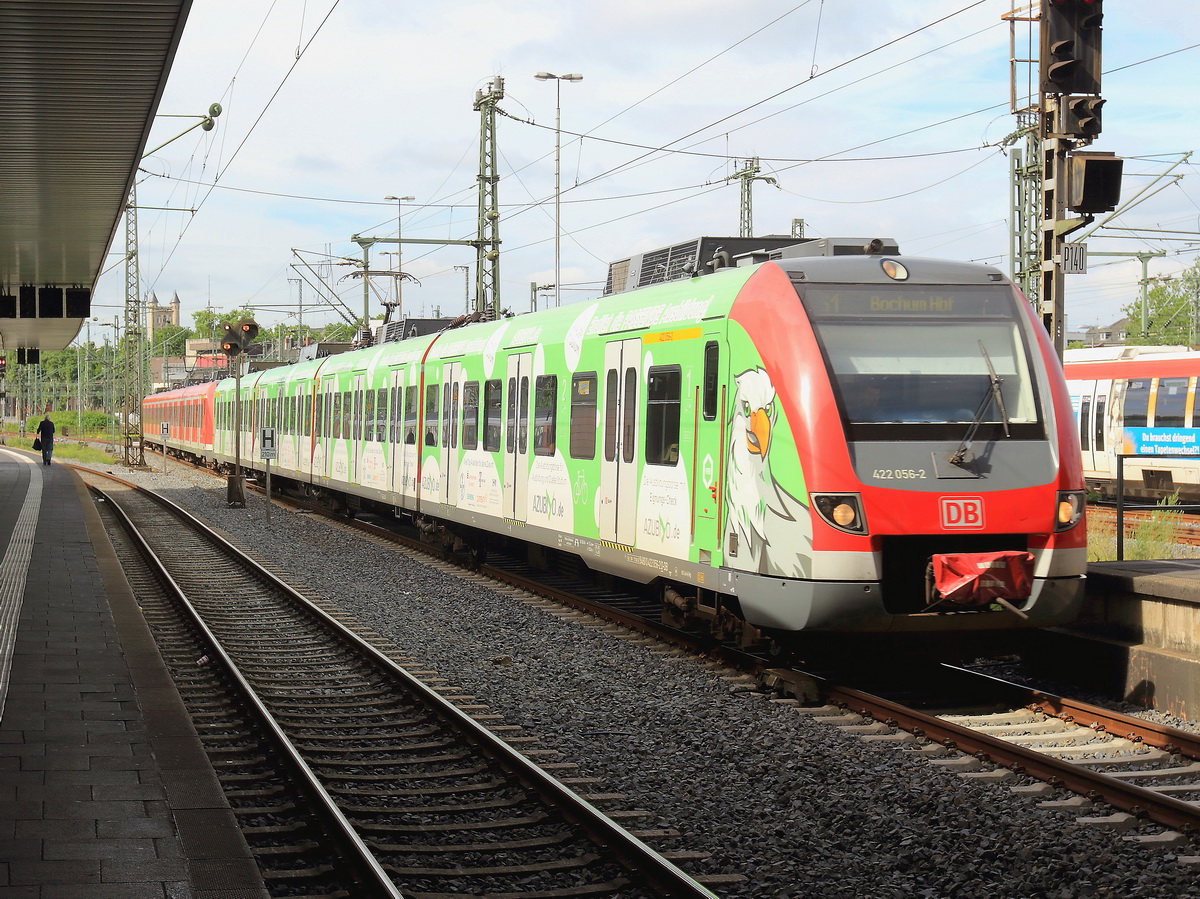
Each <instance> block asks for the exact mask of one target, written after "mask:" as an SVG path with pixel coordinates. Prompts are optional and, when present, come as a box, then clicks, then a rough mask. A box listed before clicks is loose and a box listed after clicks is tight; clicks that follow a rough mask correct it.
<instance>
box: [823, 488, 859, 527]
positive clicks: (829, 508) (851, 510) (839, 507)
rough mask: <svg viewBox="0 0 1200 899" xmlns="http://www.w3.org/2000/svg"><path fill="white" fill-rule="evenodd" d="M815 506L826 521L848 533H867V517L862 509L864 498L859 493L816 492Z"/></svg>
mask: <svg viewBox="0 0 1200 899" xmlns="http://www.w3.org/2000/svg"><path fill="white" fill-rule="evenodd" d="M812 503H813V508H814V509H816V510H817V514H818V515H820V516H821V517H822V518H823V519H825V522H826V523H827V524H828V525H829V526H830V527H834V528H837V529H838V530H839V531H845V532H846V533H848V534H865V533H866V532H867V519H866V516H864V515H863V511H862V498H861V497H859V495H858V494H857V493H814V494H812Z"/></svg>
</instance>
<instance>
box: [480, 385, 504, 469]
mask: <svg viewBox="0 0 1200 899" xmlns="http://www.w3.org/2000/svg"><path fill="white" fill-rule="evenodd" d="M503 383H504V382H503V381H501V380H500V379H499V378H491V379H489V380H487V381H484V383H483V449H484V451H485V452H489V453H496V452H499V451H500V420H501V417H500V412H501V409H502V408H503V407H502V405H501V403H502V402H503V396H502V395H501V392H502V389H503Z"/></svg>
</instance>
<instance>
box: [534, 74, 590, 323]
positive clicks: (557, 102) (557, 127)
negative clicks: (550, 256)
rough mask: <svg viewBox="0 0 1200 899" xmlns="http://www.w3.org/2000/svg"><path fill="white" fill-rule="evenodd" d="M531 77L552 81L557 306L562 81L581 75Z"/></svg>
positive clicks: (556, 292)
mask: <svg viewBox="0 0 1200 899" xmlns="http://www.w3.org/2000/svg"><path fill="white" fill-rule="evenodd" d="M533 77H534V78H536V79H537V80H538V81H553V82H554V305H555V306H559V305H561V300H560V295H559V288H560V283H561V281H562V272H561V269H560V261H559V260H560V255H559V254H560V251H561V249H562V206H561V203H562V181H561V172H562V83H563V82H564V81H582V80H583V76H582V75H579V74H576V73H572V74H570V75H551V74H550V73H549V72H538V73H537V74H536V75H534V76H533Z"/></svg>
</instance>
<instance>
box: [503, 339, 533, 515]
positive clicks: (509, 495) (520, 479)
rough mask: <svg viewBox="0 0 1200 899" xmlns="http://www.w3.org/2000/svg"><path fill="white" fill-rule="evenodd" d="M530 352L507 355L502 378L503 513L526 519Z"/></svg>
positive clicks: (531, 361)
mask: <svg viewBox="0 0 1200 899" xmlns="http://www.w3.org/2000/svg"><path fill="white" fill-rule="evenodd" d="M532 367H533V356H532V354H530V353H518V354H516V355H514V356H509V357H508V370H507V373H506V375H505V379H504V402H505V416H504V424H505V434H504V478H503V491H504V498H503V502H504V514H505V515H507V516H508V517H509V518H512V519H514V520H516V521H524V520H525V512H526V509H528V508H529V503H528V499H529V381H530V374H529V373H530V369H531V368H532Z"/></svg>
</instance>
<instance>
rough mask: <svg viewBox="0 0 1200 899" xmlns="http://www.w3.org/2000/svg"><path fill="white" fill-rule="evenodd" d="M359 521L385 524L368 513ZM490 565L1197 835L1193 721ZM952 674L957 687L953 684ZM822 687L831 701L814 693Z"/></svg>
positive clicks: (860, 712) (890, 734) (895, 728)
mask: <svg viewBox="0 0 1200 899" xmlns="http://www.w3.org/2000/svg"><path fill="white" fill-rule="evenodd" d="M353 526H356V527H360V528H365V529H367V530H370V531H372V532H373V533H377V534H378V533H383V532H382V531H380V529H378V528H375V527H374V526H371V525H369V524H364V523H360V522H355V523H354V524H353ZM389 539H397V538H395V536H394V535H392V536H390V537H389ZM485 571H486V573H487V574H488V575H489V576H492V577H495V578H498V579H501V580H504V581H505V582H507V583H510V584H514V585H516V586H519V587H521V588H522V589H525V590H530V591H532V592H534V593H536V594H538V595H540V596H544V597H549V598H551V599H553V600H554V601H556V602H566V603H567V604H569V605H571V606H573V607H575V608H579V609H584V610H586V611H588V612H591V613H593V614H596V615H599V616H600V617H603V618H605V619H607V620H613V621H617V622H619V623H621V624H623V625H626V626H630V627H634V628H636V629H638V630H640V631H642V632H644V633H652V634H654V635H655V636H658V637H660V638H662V639H667V640H670V641H671V642H675V643H679V644H684V645H689V646H691V647H692V648H693V649H696V650H700V651H707V652H714V651H715V652H717V653H719V654H721V655H722V657H723V659H724V660H725V661H727V662H730V663H731V664H735V665H738V666H740V667H742V668H743V669H744V670H748V671H750V672H751V673H752V674H753V676H754V677H755V678H756V679H757V683H758V684H759V685H760V687H761V688H762V689H766V690H769V691H772V692H775V693H777V694H779V696H780V699H779V700H778V701H783V702H788V703H790V704H794V705H796V706H797V708H802V709H803V710H804V711H805V713H806V714H810V715H813V716H817V717H823V718H824V719H825V720H828V721H830V722H832V723H835V724H838V725H840V726H842V727H845V728H849V729H850V730H851V732H854V733H862V734H864V735H865V736H867V737H869V738H872V739H888V740H892V741H894V742H897V743H900V744H901V745H910V746H914V747H924V749H923V751H925V752H929V753H930V754H934V753H936V754H939V755H940V754H942V753H946V754H948V755H952V756H953V757H954V758H955V759H962V761H958V762H956V764H958V765H959V767H960V768H962V769H963V770H968V769H975V768H977V769H983V768H986V767H989V766H990V767H992V768H993V769H994V771H993V773H992V774H991V775H990V776H994V777H996V778H997V779H1003V778H1006V777H1009V776H1013V775H1015V774H1022V775H1029V776H1031V777H1034V778H1036V779H1038V780H1041V781H1043V782H1044V783H1045V784H1048V785H1049V786H1051V787H1062V788H1065V789H1067V790H1069V791H1071V792H1073V793H1075V794H1076V795H1077V796H1078V797H1080V798H1079V799H1076V800H1071V802H1073V803H1076V804H1077V805H1078V807H1079V808H1081V809H1083V808H1087V807H1090V805H1091V804H1095V803H1106V804H1108V805H1110V806H1112V807H1113V808H1115V809H1116V810H1117V812H1116V814H1117V816H1119V817H1111V818H1106V822H1105V823H1107V824H1109V825H1111V826H1117V827H1127V828H1130V829H1139V828H1143V827H1144V824H1145V822H1154V823H1155V824H1157V825H1160V826H1161V827H1162V828H1167V832H1166V833H1165V834H1163V833H1155V834H1150V835H1148V836H1149V839H1148V841H1149V842H1164V841H1166V842H1170V843H1178V844H1183V845H1187V844H1188V841H1189V838H1190V837H1191V835H1193V834H1197V833H1200V827H1198V825H1200V738H1198V737H1196V736H1195V735H1192V734H1189V733H1187V732H1182V731H1176V730H1172V729H1170V728H1165V727H1162V726H1160V725H1155V724H1152V723H1148V722H1146V721H1143V720H1142V719H1139V718H1136V717H1132V716H1127V715H1123V714H1120V713H1117V712H1113V711H1110V710H1106V709H1103V708H1100V707H1096V706H1093V705H1089V704H1087V703H1081V702H1075V701H1072V700H1070V699H1068V698H1065V697H1059V696H1053V695H1050V694H1048V693H1044V692H1040V691H1037V690H1034V689H1029V688H1025V687H1021V686H1019V685H1016V684H1011V683H1006V682H1002V681H998V680H996V679H994V678H993V679H985V678H983V677H981V676H979V675H975V674H973V673H971V672H966V671H962V670H955V671H954V672H953V674H952V675H951V673H950V670H949V669H945V668H943V669H942V673H941V675H940V678H939V683H940V684H941V685H940V686H937V687H934V686H932V685H930V684H926V685H924V686H923V687H921V688H919V690H918V692H920V693H921V696H920V697H919V698H916V699H912V698H909V697H897V696H894V695H893V696H892V697H891V698H889V697H888V696H884V695H876V694H874V693H872V692H871V691H869V690H868V689H857V688H855V687H852V686H845V685H839V684H836V683H833V682H831V681H829V680H827V679H824V678H822V677H819V676H813V675H810V674H808V673H806V672H803V671H797V670H793V669H789V668H787V667H785V666H780V665H779V664H778V662H777V661H776V660H773V659H770V658H768V657H757V658H756V657H752V656H749V655H747V654H744V653H741V652H738V651H734V650H730V649H728V648H716V649H715V648H714V647H713V646H712V645H711V643H707V644H706V643H705V641H703V640H700V639H693V638H692V637H691V636H690V635H688V634H686V633H683V632H680V631H677V630H675V629H673V628H667V627H664V626H663V625H662V624H661V623H660V622H659V621H658V620H657V605H655V606H654V608H648V607H646V606H645V605H644V603H642V602H641V601H640V600H639V599H638V598H637V597H634V596H627V597H621V598H619V599H618V601H617V602H616V603H611V602H608V601H607V599H608V597H604V596H599V595H596V594H595V591H594V590H593V591H583V590H580V589H578V581H576V580H575V579H573V578H572V577H571V576H570V572H569V571H568V572H558V573H555V574H554V575H553V576H552V577H550V578H549V579H547V578H543V577H541V572H535V571H532V570H531V569H529V567H528V566H525V565H522V564H518V565H511V564H509V565H488V566H485ZM585 593H587V594H588V595H584V594H585ZM951 676H952V677H953V678H954V686H953V689H951V688H950V687H949V686H948V685H947V684H946V678H949V677H951ZM795 697H800V699H797V698H795ZM817 697H820V698H821V699H822V700H824V702H825V704H824V705H819V704H813V701H814V700H815V699H816V698H817ZM954 753H958V754H957V755H955V754H954ZM995 769H1002V770H995ZM979 773H980V774H983V773H984V772H982V771H980V772H979ZM1068 807H1070V806H1068ZM1102 817H1103V816H1102ZM1198 851H1200V849H1198Z"/></svg>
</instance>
